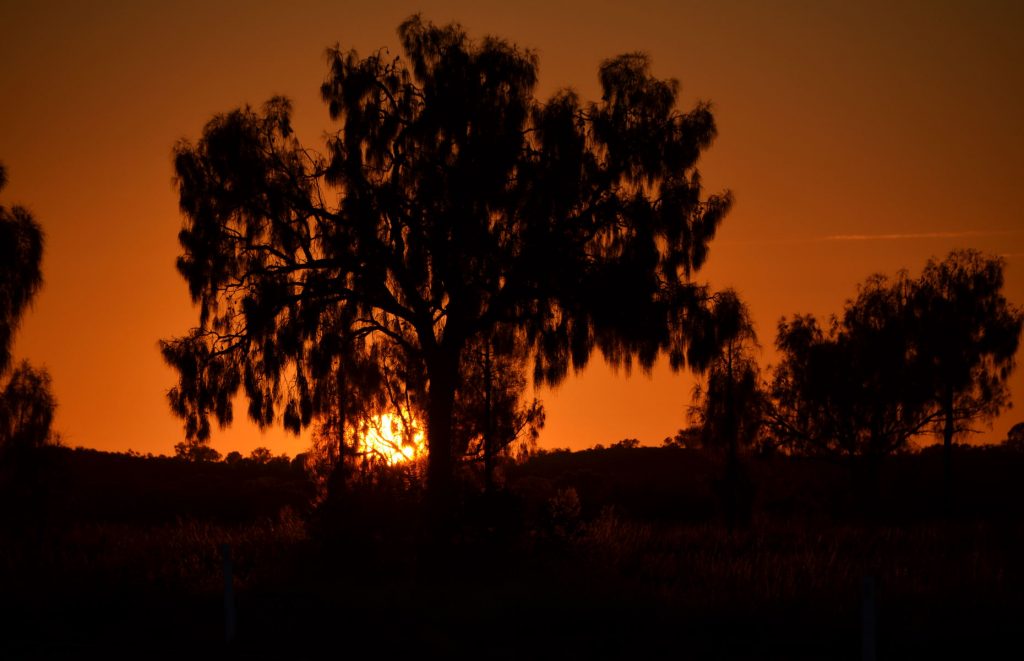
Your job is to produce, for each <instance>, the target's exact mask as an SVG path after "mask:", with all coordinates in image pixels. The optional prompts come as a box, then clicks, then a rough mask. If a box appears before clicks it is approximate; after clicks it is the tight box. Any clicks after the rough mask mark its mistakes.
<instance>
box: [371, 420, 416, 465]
mask: <svg viewBox="0 0 1024 661" xmlns="http://www.w3.org/2000/svg"><path fill="white" fill-rule="evenodd" d="M409 426H410V427H411V429H409V428H407V427H406V423H405V422H404V421H403V420H402V419H401V418H400V417H399V416H396V415H392V414H390V413H382V414H381V415H379V416H376V417H374V418H373V419H371V420H368V421H366V422H365V423H364V424H363V425H362V426H361V427H360V429H359V431H358V440H357V447H356V452H357V453H358V454H361V455H365V456H367V457H368V458H376V459H380V460H382V461H384V463H386V464H387V465H389V466H394V465H395V464H401V463H405V462H408V461H415V460H417V459H421V458H423V457H426V453H427V443H426V437H425V436H424V434H423V430H422V429H421V428H420V427H421V426H420V425H419V424H418V423H417V422H416V421H415V420H413V421H411V424H410V425H409Z"/></svg>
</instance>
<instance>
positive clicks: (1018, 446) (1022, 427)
mask: <svg viewBox="0 0 1024 661" xmlns="http://www.w3.org/2000/svg"><path fill="white" fill-rule="evenodd" d="M1002 445H1003V446H1004V447H1006V448H1007V449H1008V450H1013V451H1014V452H1024V422H1018V423H1017V424H1015V425H1014V426H1012V427H1010V431H1008V432H1006V440H1005V441H1003V443H1002Z"/></svg>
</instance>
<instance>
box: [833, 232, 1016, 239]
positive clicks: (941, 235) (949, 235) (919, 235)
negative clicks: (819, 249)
mask: <svg viewBox="0 0 1024 661" xmlns="http://www.w3.org/2000/svg"><path fill="white" fill-rule="evenodd" d="M1020 233H1021V230H965V231H962V232H900V233H893V234H831V235H829V236H823V237H821V238H820V239H818V240H819V241H906V240H914V239H966V238H978V237H984V236H1004V235H1009V234H1020Z"/></svg>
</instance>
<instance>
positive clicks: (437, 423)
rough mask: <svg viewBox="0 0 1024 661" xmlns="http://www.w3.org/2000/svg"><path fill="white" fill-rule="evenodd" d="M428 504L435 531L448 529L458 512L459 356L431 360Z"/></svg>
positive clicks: (428, 425)
mask: <svg viewBox="0 0 1024 661" xmlns="http://www.w3.org/2000/svg"><path fill="white" fill-rule="evenodd" d="M427 369H428V378H429V379H430V383H429V386H428V391H427V450H428V454H427V508H428V515H429V517H430V519H431V521H430V523H431V526H432V527H433V528H434V532H435V533H440V534H444V533H445V532H447V530H448V528H449V527H450V524H451V522H452V518H453V515H454V509H453V508H454V504H455V503H454V500H455V499H454V495H455V493H454V484H453V482H454V463H453V461H452V412H453V410H454V408H455V386H456V379H457V374H458V358H457V356H456V357H455V358H452V357H450V356H447V355H440V356H438V357H436V358H435V359H433V360H431V361H430V363H429V364H428V367H427Z"/></svg>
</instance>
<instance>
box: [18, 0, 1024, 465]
mask: <svg viewBox="0 0 1024 661" xmlns="http://www.w3.org/2000/svg"><path fill="white" fill-rule="evenodd" d="M207 4H208V3H206V2H174V3H166V4H163V5H157V4H156V3H148V2H147V3H139V2H89V3H82V2H66V3H57V2H12V1H10V0H0V63H2V64H0V99H2V100H3V103H2V105H0V160H2V161H3V162H4V163H5V165H6V166H7V171H8V175H9V179H10V183H9V186H8V188H7V189H6V190H5V191H4V192H3V193H2V203H3V204H5V205H8V206H10V205H12V204H22V205H25V206H27V207H28V208H29V209H31V210H32V212H33V213H34V214H35V216H36V218H37V219H38V220H39V222H40V223H41V224H42V226H43V227H44V229H45V231H46V233H47V240H48V243H47V252H46V256H45V262H44V265H43V266H44V275H45V279H46V284H45V288H44V289H43V291H42V293H41V295H40V296H39V297H38V299H37V301H36V303H35V305H34V308H33V309H32V311H31V312H30V313H29V314H28V315H27V317H26V319H25V321H24V323H23V325H22V328H21V332H20V335H19V337H18V340H17V343H16V347H15V352H16V356H19V357H27V358H29V359H31V360H32V361H33V362H35V363H37V364H42V365H45V366H47V367H48V368H49V370H50V372H51V374H52V376H53V382H54V387H55V389H56V394H57V397H58V399H59V402H60V408H59V411H58V416H57V420H56V427H57V429H58V430H59V431H60V432H62V434H63V435H64V438H65V442H66V443H68V444H69V445H84V446H89V447H98V448H104V449H116V450H124V449H127V448H134V449H135V450H139V451H142V452H156V453H159V452H164V453H169V452H171V449H172V446H173V444H174V443H175V442H177V441H179V440H181V438H182V433H181V424H180V422H179V421H178V420H176V419H174V418H173V417H172V416H171V415H170V413H169V409H168V406H167V403H166V400H165V397H164V393H165V392H166V390H167V389H168V388H170V387H171V386H172V385H173V384H174V383H175V375H174V373H173V372H172V371H171V370H170V369H168V368H166V367H164V365H163V364H162V362H161V359H160V356H159V353H158V351H157V340H158V339H159V338H161V337H169V336H172V335H181V334H184V332H185V331H186V330H187V329H188V328H189V327H190V326H192V325H193V324H194V323H195V322H196V319H197V315H196V312H195V310H194V309H193V308H192V306H191V304H190V303H189V299H188V295H187V289H186V286H185V283H184V282H183V281H182V280H181V278H180V277H179V276H178V275H177V273H176V272H175V270H174V260H175V258H176V257H177V255H178V254H179V247H178V244H177V238H176V235H177V232H178V230H179V229H180V226H181V217H180V216H179V214H178V211H177V199H176V196H175V192H174V189H173V187H172V183H171V174H172V171H171V160H170V159H171V148H172V146H173V145H174V143H175V142H176V141H177V140H179V139H182V138H187V139H195V138H197V137H198V135H199V133H200V130H201V129H202V126H203V124H204V123H205V122H206V121H207V120H208V119H209V118H210V117H211V116H212V115H213V114H214V113H216V112H223V111H228V110H231V109H232V108H235V107H237V106H239V105H241V104H245V103H250V104H252V105H259V104H261V103H262V102H263V101H265V100H266V99H267V98H268V97H270V96H271V95H274V94H284V95H286V96H289V97H290V98H291V99H293V101H294V106H295V126H296V128H297V131H298V133H299V135H300V137H301V138H302V139H303V141H304V142H305V143H306V144H307V146H309V147H314V148H319V147H321V146H322V136H323V133H324V132H325V131H327V130H333V127H332V125H331V123H330V122H329V119H328V117H327V111H326V108H325V107H324V105H323V104H322V103H321V102H320V101H319V98H318V89H319V85H320V83H321V82H322V80H323V78H324V76H325V74H326V64H325V58H324V51H325V48H326V47H328V46H330V45H334V44H335V43H340V44H341V45H342V46H343V47H355V48H357V49H359V50H360V52H362V53H368V52H370V51H372V50H375V49H377V48H379V47H382V46H385V47H388V48H389V49H390V50H391V51H392V52H394V53H396V54H397V52H398V49H397V43H396V38H395V28H396V27H397V25H398V23H399V22H400V21H401V20H402V19H404V18H405V17H407V16H408V15H409V14H411V13H413V12H415V11H418V10H419V11H422V12H423V13H424V15H425V16H426V17H427V18H428V19H431V20H433V21H435V22H447V21H450V20H453V19H454V20H458V21H460V22H461V23H463V25H464V26H465V27H466V28H467V29H468V30H469V32H470V34H471V35H475V36H482V35H484V34H487V33H493V34H497V35H499V36H503V37H505V38H508V39H510V40H512V41H515V42H517V43H518V44H520V45H521V46H524V47H529V48H533V49H536V51H537V52H538V54H539V57H540V65H541V72H540V90H539V94H540V96H541V97H542V98H543V97H547V96H548V95H550V94H551V93H552V92H554V91H555V90H556V89H558V88H561V87H564V86H572V87H574V88H576V89H577V91H579V92H580V94H581V95H582V96H583V97H584V98H590V99H593V98H596V97H597V96H598V85H597V77H596V72H597V67H598V65H599V63H600V62H601V60H602V59H604V58H607V57H610V56H613V55H615V54H618V53H621V52H625V51H635V50H644V51H647V52H649V53H650V54H651V56H652V57H653V61H654V69H655V73H656V74H657V75H659V76H662V77H674V78H678V79H679V80H680V81H681V83H682V90H683V92H682V99H683V103H684V107H689V106H691V105H692V104H693V103H694V102H695V101H696V100H698V99H704V100H710V101H711V102H712V103H713V104H714V108H715V115H716V118H717V120H718V127H719V134H720V135H719V139H718V140H717V141H716V143H715V144H714V145H713V146H712V148H711V149H710V151H709V152H708V153H707V156H706V157H705V158H704V160H703V161H702V165H701V171H702V173H703V175H704V179H705V183H706V185H707V188H708V189H709V190H710V191H715V190H720V189H723V188H729V189H731V190H732V191H733V193H734V194H735V197H736V201H737V202H736V206H735V209H734V211H733V212H732V213H731V214H730V215H729V216H728V217H727V218H726V221H725V223H724V225H723V227H722V230H721V232H720V233H719V236H718V238H716V239H715V240H714V241H713V242H712V244H711V257H710V261H709V263H708V265H707V267H706V268H705V269H704V270H703V271H701V272H700V273H699V274H698V278H702V279H709V280H710V281H711V283H712V284H713V285H715V286H716V287H724V286H733V287H736V288H737V289H738V290H739V291H740V292H741V294H742V295H743V296H744V297H745V298H746V300H747V301H748V302H749V305H750V307H751V310H752V312H753V315H754V319H755V321H756V323H757V327H758V332H759V333H760V337H761V343H762V345H763V346H764V351H763V362H764V363H768V362H771V361H772V360H773V359H774V354H773V352H772V349H771V347H772V342H773V340H774V334H775V328H776V325H777V323H778V321H779V318H780V317H782V316H783V315H792V314H794V313H806V312H811V313H815V314H818V315H828V314H831V313H834V312H838V311H839V310H840V309H841V306H842V304H843V302H844V301H845V300H846V299H847V298H850V297H851V296H853V295H854V294H855V292H856V285H857V283H859V282H861V281H863V280H864V279H865V278H866V277H867V276H868V275H869V274H871V273H874V272H878V271H882V272H887V273H893V272H895V271H896V270H897V269H900V268H906V269H908V270H909V271H910V272H911V273H912V274H916V273H917V272H919V271H920V269H921V268H922V267H923V265H924V263H925V261H926V260H927V258H928V257H930V256H939V257H941V256H944V255H945V254H946V253H947V252H948V251H949V250H950V249H952V248H957V247H974V248H979V249H981V250H984V251H987V252H990V253H994V254H1002V255H1005V256H1006V260H1007V264H1008V267H1007V279H1008V282H1007V293H1008V295H1009V297H1010V298H1011V300H1013V301H1014V302H1016V303H1017V304H1024V232H1022V230H1024V212H1022V208H1024V207H1022V204H1021V201H1020V190H1021V181H1022V180H1024V129H1022V125H1021V118H1022V117H1024V3H1020V2H960V3H947V2H936V1H930V2H878V3H875V2H858V3H851V2H834V3H833V2H771V3H767V2H713V3H712V2H707V3H704V2H678V1H676V2H643V1H639V0H635V1H631V2H617V3H612V2H586V3H562V2H550V0H549V1H546V2H519V3H494V4H493V6H490V5H488V4H487V3H480V2H415V3H410V2H362V3H353V2H339V1H334V2H326V1H324V2H288V3H283V2H282V3H276V2H275V3H269V2H267V3H257V2H252V1H249V2H227V3H209V4H212V5H215V6H213V7H210V6H207ZM692 386H693V379H692V377H690V376H688V375H685V374H680V375H673V374H672V373H671V372H670V371H669V370H668V368H667V366H665V365H660V366H659V367H657V368H656V369H655V370H654V372H653V374H652V375H650V376H645V375H642V374H633V375H632V376H631V377H629V378H627V377H626V376H625V375H624V374H618V375H616V374H613V373H612V372H611V371H610V370H609V369H607V368H606V367H605V366H604V365H603V364H602V363H601V361H600V359H599V358H595V359H594V361H593V362H592V364H591V366H589V367H588V368H587V370H586V371H585V372H583V373H582V374H580V375H578V376H577V377H574V378H570V379H569V380H568V381H567V382H566V383H565V384H564V385H563V386H561V387H560V388H559V389H558V390H557V391H555V392H550V391H545V392H542V393H541V396H542V397H543V399H544V400H545V402H546V404H547V408H548V418H547V420H548V425H547V428H546V430H545V431H544V433H543V435H542V437H541V444H542V445H545V446H549V447H551V446H559V447H561V446H571V447H574V448H580V447H587V446H590V445H593V444H594V443H598V442H600V443H606V444H607V443H609V442H614V441H616V440H619V439H621V438H624V437H636V438H639V439H641V441H643V442H645V443H658V442H660V440H661V439H662V438H664V437H665V436H667V435H670V434H672V433H674V432H675V431H676V430H677V429H678V428H679V427H680V426H682V425H683V424H684V423H685V407H686V405H687V404H688V403H689V398H690V391H691V388H692ZM1011 387H1012V388H1013V391H1014V394H1015V395H1016V396H1017V399H1018V400H1020V401H1022V402H1024V376H1022V375H1021V373H1018V374H1017V375H1016V376H1015V377H1014V379H1013V381H1012V382H1011ZM236 417H237V419H238V421H237V422H236V424H235V427H234V428H233V429H231V430H230V431H227V432H215V434H214V438H213V444H214V447H216V448H217V449H219V450H221V451H222V452H223V451H227V450H230V449H239V450H242V451H245V452H247V451H248V450H250V449H251V448H252V447H255V446H257V445H270V446H271V447H273V448H274V449H275V450H276V451H285V452H288V453H289V454H295V453H297V452H300V451H302V450H303V449H304V442H303V441H302V440H299V439H294V438H292V437H289V436H287V435H285V434H283V433H281V432H273V433H268V434H267V435H266V436H261V435H260V434H259V432H258V431H256V430H255V429H254V427H252V426H251V425H250V424H249V423H248V422H246V421H245V420H244V417H245V416H244V406H243V407H238V408H237V410H236ZM1021 419H1024V413H1021V412H1020V411H1019V410H1014V411H1011V412H1009V414H1007V415H1004V416H1003V417H1002V418H1001V419H1000V420H999V421H998V422H997V423H996V425H995V428H994V430H992V431H986V433H985V434H982V435H981V436H980V437H979V438H981V439H988V440H998V439H1000V438H1002V437H1003V436H1004V435H1005V432H1006V430H1007V429H1008V428H1009V426H1010V425H1011V424H1012V423H1014V422H1017V421H1019V420H1021Z"/></svg>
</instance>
